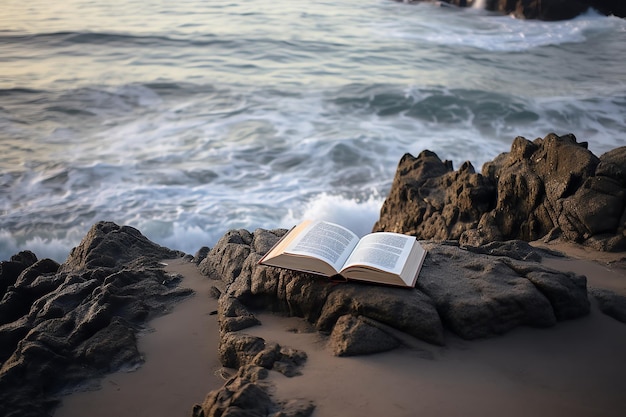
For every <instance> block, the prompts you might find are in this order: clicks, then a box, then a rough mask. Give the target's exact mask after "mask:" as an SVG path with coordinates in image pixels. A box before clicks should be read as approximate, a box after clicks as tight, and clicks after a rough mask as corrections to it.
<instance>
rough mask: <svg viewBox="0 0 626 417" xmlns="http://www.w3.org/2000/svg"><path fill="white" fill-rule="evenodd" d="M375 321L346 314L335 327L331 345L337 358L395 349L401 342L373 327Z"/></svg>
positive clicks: (330, 341) (331, 336)
mask: <svg viewBox="0 0 626 417" xmlns="http://www.w3.org/2000/svg"><path fill="white" fill-rule="evenodd" d="M372 323H373V320H365V319H363V318H362V317H359V316H353V315H351V314H346V315H344V316H341V317H340V318H339V320H337V323H336V324H335V326H334V327H333V332H332V333H331V335H330V340H329V345H330V348H331V350H332V351H333V353H334V354H335V355H336V356H354V355H366V354H370V353H378V352H385V351H388V350H392V349H395V348H396V347H398V346H399V345H400V342H399V341H398V340H397V339H396V338H394V337H393V336H391V335H389V334H388V333H386V332H384V331H383V330H381V329H380V328H379V327H377V326H376V325H373V324H372Z"/></svg>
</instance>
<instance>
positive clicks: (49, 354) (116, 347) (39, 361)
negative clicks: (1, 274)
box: [0, 222, 191, 416]
mask: <svg viewBox="0 0 626 417" xmlns="http://www.w3.org/2000/svg"><path fill="white" fill-rule="evenodd" d="M177 256H180V252H176V251H171V250H169V249H167V248H163V247H161V246H159V245H156V244H154V243H152V242H150V241H149V240H148V239H147V238H145V237H144V236H143V235H141V233H139V231H137V230H136V229H133V228H130V227H126V226H121V227H120V226H118V225H116V224H114V223H110V222H101V223H97V224H95V225H94V226H93V227H92V228H91V230H90V231H89V232H88V233H87V235H86V236H85V238H84V239H83V241H82V242H81V243H80V245H79V246H78V247H76V248H75V249H74V250H73V251H72V253H71V254H70V256H69V257H68V259H67V261H66V262H65V263H63V264H62V265H59V264H58V263H56V262H54V261H52V260H50V259H42V260H39V261H38V260H37V258H36V256H34V254H32V253H28V252H22V253H20V254H18V255H16V256H14V257H13V259H12V261H10V262H11V263H12V264H17V263H19V264H20V265H22V266H23V268H22V270H21V272H19V275H18V276H17V277H16V278H15V281H14V282H13V284H12V285H10V286H9V287H7V291H6V293H5V294H4V296H3V297H2V299H1V300H0V415H3V416H13V415H14V416H31V415H33V416H42V415H49V414H50V413H51V411H52V409H53V407H54V406H55V404H56V403H57V402H58V399H59V395H60V393H61V392H62V391H63V390H66V389H69V388H70V387H71V386H73V385H75V384H78V383H81V382H84V381H85V380H86V379H90V378H94V377H99V376H101V375H103V374H104V373H106V372H111V371H115V370H118V369H120V368H126V367H131V368H132V367H135V366H137V365H138V364H139V363H140V362H141V356H140V355H139V352H138V351H137V345H136V337H135V333H136V332H137V330H138V329H139V328H140V326H142V325H143V323H145V321H146V320H148V319H149V318H151V317H154V316H155V315H157V314H160V313H162V312H164V311H165V310H166V309H167V308H168V307H169V306H170V305H171V304H172V303H174V302H176V301H177V300H179V299H181V297H185V296H188V295H189V294H191V290H187V289H180V288H178V287H177V284H178V283H179V281H180V280H177V279H176V277H171V276H169V275H167V274H166V273H165V272H164V271H163V270H162V269H161V267H160V265H159V264H158V263H159V261H160V260H161V259H163V258H172V257H177Z"/></svg>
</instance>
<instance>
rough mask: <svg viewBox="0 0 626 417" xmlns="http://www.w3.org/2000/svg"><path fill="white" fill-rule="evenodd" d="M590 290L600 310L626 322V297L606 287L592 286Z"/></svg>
mask: <svg viewBox="0 0 626 417" xmlns="http://www.w3.org/2000/svg"><path fill="white" fill-rule="evenodd" d="M589 292H590V293H591V295H593V297H594V298H595V299H596V301H597V302H598V307H599V308H600V311H602V312H603V313H604V314H606V315H607V316H610V317H613V318H614V319H615V320H619V321H621V322H622V323H626V297H624V296H622V295H619V294H617V293H615V292H613V291H611V290H607V289H604V288H591V289H590V290H589Z"/></svg>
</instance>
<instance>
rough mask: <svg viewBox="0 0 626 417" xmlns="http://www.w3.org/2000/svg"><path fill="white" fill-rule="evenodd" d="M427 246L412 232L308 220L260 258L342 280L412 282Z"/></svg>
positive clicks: (411, 285)
mask: <svg viewBox="0 0 626 417" xmlns="http://www.w3.org/2000/svg"><path fill="white" fill-rule="evenodd" d="M425 257H426V251H425V250H424V248H422V246H421V245H420V244H419V242H418V241H417V239H415V237H413V236H407V235H402V234H398V233H387V232H378V233H371V234H369V235H366V236H364V237H363V238H361V239H359V237H358V236H357V235H355V234H354V233H353V232H351V231H350V230H348V229H346V228H345V227H343V226H340V225H338V224H334V223H328V222H324V221H315V222H313V221H310V220H307V221H305V222H303V223H300V224H299V225H297V226H296V227H294V228H293V229H291V230H290V231H289V232H288V233H287V234H286V235H285V236H284V237H283V238H282V239H281V240H280V241H278V243H277V244H276V245H274V247H273V248H272V249H271V250H270V251H269V252H268V253H267V254H266V255H265V256H263V258H261V260H260V261H259V263H260V264H261V265H271V266H277V267H281V268H287V269H293V270H297V271H304V272H310V273H314V274H319V275H325V276H329V277H330V276H334V275H341V276H342V277H343V278H345V279H346V280H358V281H369V282H376V283H381V284H388V285H396V286H401V287H414V286H415V283H416V281H417V276H418V275H419V271H420V269H421V268H422V263H423V262H424V258H425Z"/></svg>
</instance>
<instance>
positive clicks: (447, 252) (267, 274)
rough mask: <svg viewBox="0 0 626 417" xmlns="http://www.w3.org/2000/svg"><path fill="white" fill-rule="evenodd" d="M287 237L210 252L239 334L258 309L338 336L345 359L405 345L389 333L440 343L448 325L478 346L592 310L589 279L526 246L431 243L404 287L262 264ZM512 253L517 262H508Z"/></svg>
mask: <svg viewBox="0 0 626 417" xmlns="http://www.w3.org/2000/svg"><path fill="white" fill-rule="evenodd" d="M284 233H285V231H284V230H275V231H268V230H263V229H258V230H256V231H255V232H254V233H250V232H248V231H246V230H233V231H230V232H228V233H227V234H226V235H225V236H224V237H223V238H222V239H221V240H220V241H219V242H218V243H217V245H216V246H215V247H214V248H213V249H212V250H211V251H210V252H209V254H208V255H207V257H206V258H205V260H204V261H203V264H204V265H203V266H204V267H205V268H204V270H205V271H208V272H210V273H211V274H217V275H213V278H219V277H220V276H221V277H222V279H223V280H224V281H225V283H226V284H227V286H226V288H225V290H224V292H223V293H222V295H221V297H220V300H219V314H220V321H221V322H222V321H226V322H228V321H229V320H231V319H233V318H235V317H240V318H242V322H243V321H245V322H246V323H247V325H242V326H237V327H236V330H241V329H243V328H245V327H247V326H252V325H256V324H257V321H256V319H255V318H254V315H253V314H252V313H251V312H250V311H253V310H254V309H258V308H263V309H269V310H272V311H275V312H280V313H283V314H287V315H291V316H299V317H304V318H305V319H306V320H308V321H309V322H310V323H312V324H313V325H314V327H315V328H316V329H317V330H318V331H320V332H322V333H325V334H333V333H334V335H333V336H332V337H331V338H330V341H331V344H333V343H334V344H335V346H331V348H332V349H333V350H335V352H337V353H338V354H342V355H346V354H350V352H354V353H359V354H364V353H373V352H379V351H381V350H384V349H383V348H385V349H392V348H394V347H396V346H398V343H397V341H396V340H395V339H394V335H393V332H386V328H391V329H393V330H394V331H400V332H403V333H405V334H407V335H410V336H412V337H415V338H417V339H421V340H423V341H426V342H429V343H433V344H438V345H442V344H444V343H445V339H444V327H445V328H448V329H450V330H452V331H453V332H455V333H456V334H458V335H459V336H461V337H464V338H468V339H473V338H477V337H485V336H489V335H493V334H500V333H504V332H506V331H508V330H510V329H513V328H515V327H517V326H520V325H528V326H536V327H545V326H551V325H554V324H555V323H556V322H557V321H558V320H564V319H569V318H574V317H579V316H582V315H585V314H587V313H588V312H589V302H588V300H587V289H586V279H585V277H584V276H578V275H574V274H571V273H562V272H558V271H554V270H551V269H548V268H545V267H543V266H541V265H540V264H538V263H536V262H532V261H527V260H525V259H530V260H533V261H536V260H540V259H541V256H542V253H544V252H542V251H541V250H539V249H536V248H533V247H531V246H530V245H528V244H527V243H525V242H523V241H510V242H501V243H500V244H499V245H498V246H497V247H493V246H487V249H485V247H478V248H475V247H467V248H461V247H459V245H458V244H455V243H452V242H448V243H447V244H442V243H436V242H430V243H427V242H425V243H424V246H425V247H426V248H427V250H428V256H427V257H426V260H425V262H424V266H423V269H422V272H421V273H420V277H419V279H418V283H417V288H416V289H405V288H393V287H386V286H378V285H366V284H361V283H345V284H335V283H332V282H329V281H328V280H327V279H325V278H323V277H317V276H314V275H310V274H305V273H299V272H294V271H289V270H283V269H279V268H273V267H266V266H262V265H258V261H259V259H260V258H261V256H262V255H263V254H264V253H265V252H266V251H267V250H268V249H269V248H270V247H271V246H272V244H273V243H275V242H276V241H277V240H278V239H279V237H280V236H282V235H283V234H284ZM513 253H516V254H517V256H514V257H511V256H504V255H510V254H513ZM242 254H247V255H246V256H242ZM201 266H202V265H201ZM216 271H224V275H220V274H219V273H218V272H216ZM233 271H236V273H233ZM337 326H340V328H339V329H337ZM221 330H222V334H223V335H225V334H228V332H229V331H231V330H230V328H229V326H226V325H221ZM381 332H382V333H387V335H388V338H387V340H383V338H382V337H372V335H376V334H378V335H380V333H381ZM350 346H358V349H356V350H355V349H353V348H351V347H350ZM245 350H246V351H247V352H253V351H254V350H253V349H250V348H247V349H245ZM357 351H358V352H357Z"/></svg>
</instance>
